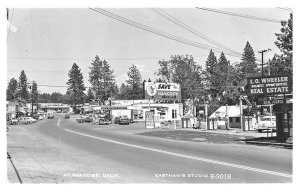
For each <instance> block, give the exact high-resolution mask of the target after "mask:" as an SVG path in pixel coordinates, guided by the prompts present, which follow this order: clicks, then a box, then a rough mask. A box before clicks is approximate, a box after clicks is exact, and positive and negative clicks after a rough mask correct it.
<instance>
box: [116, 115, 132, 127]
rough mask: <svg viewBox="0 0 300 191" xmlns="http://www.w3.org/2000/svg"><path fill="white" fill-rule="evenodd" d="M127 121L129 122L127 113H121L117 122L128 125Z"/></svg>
mask: <svg viewBox="0 0 300 191" xmlns="http://www.w3.org/2000/svg"><path fill="white" fill-rule="evenodd" d="M129 123H130V119H129V118H128V116H127V115H123V116H121V117H120V122H119V124H120V125H122V124H126V125H129Z"/></svg>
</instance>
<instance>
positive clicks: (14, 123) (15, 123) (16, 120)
mask: <svg viewBox="0 0 300 191" xmlns="http://www.w3.org/2000/svg"><path fill="white" fill-rule="evenodd" d="M17 124H19V120H18V119H11V120H10V125H17Z"/></svg>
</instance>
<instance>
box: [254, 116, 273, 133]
mask: <svg viewBox="0 0 300 191" xmlns="http://www.w3.org/2000/svg"><path fill="white" fill-rule="evenodd" d="M257 130H258V132H262V131H264V130H269V131H276V116H264V117H262V118H260V121H259V122H258V128H257Z"/></svg>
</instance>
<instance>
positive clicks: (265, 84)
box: [247, 75, 291, 95]
mask: <svg viewBox="0 0 300 191" xmlns="http://www.w3.org/2000/svg"><path fill="white" fill-rule="evenodd" d="M247 82H248V86H249V95H262V94H289V93H291V78H290V76H288V75H280V76H261V77H248V78H247Z"/></svg>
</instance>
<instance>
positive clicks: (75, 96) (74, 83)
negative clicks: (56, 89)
mask: <svg viewBox="0 0 300 191" xmlns="http://www.w3.org/2000/svg"><path fill="white" fill-rule="evenodd" d="M68 75H69V80H68V82H67V84H68V91H69V92H70V99H69V103H71V104H73V105H74V108H75V109H76V105H78V104H81V103H83V102H84V97H85V94H84V90H85V87H84V83H83V76H82V73H81V70H80V69H79V67H78V66H77V64H76V63H74V64H73V66H72V68H71V70H69V74H68Z"/></svg>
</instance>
